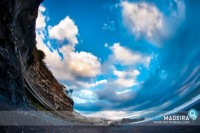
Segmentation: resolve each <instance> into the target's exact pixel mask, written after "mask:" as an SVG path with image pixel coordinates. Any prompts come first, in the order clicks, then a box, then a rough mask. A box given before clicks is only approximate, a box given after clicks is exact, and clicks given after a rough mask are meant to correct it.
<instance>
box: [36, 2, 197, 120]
mask: <svg viewBox="0 0 200 133" xmlns="http://www.w3.org/2000/svg"><path fill="white" fill-rule="evenodd" d="M199 4H200V2H198V1H189V0H163V1H158V0H141V1H140V0H99V1H93V0H84V1H83V0H73V1H70V0H60V1H59V2H58V1H48V0H46V1H44V2H43V3H42V4H41V5H40V7H39V11H38V18H37V21H36V41H37V48H38V49H41V50H43V51H44V52H45V54H46V58H45V60H44V61H45V63H46V65H47V67H48V68H49V69H50V70H51V71H52V73H53V75H54V76H55V77H56V79H57V80H58V81H59V82H60V83H61V84H63V85H65V86H66V89H73V90H74V91H73V94H72V98H73V100H74V102H75V104H74V109H75V110H76V111H78V112H80V113H82V114H84V115H86V116H98V117H107V118H113V119H118V118H123V117H131V118H136V117H141V116H142V115H144V113H145V112H148V113H149V112H151V111H152V112H153V111H154V112H155V111H165V110H171V109H173V108H175V107H178V106H181V105H183V104H184V103H185V102H186V101H187V100H186V99H187V96H188V95H189V94H193V92H194V91H195V90H196V89H197V87H198V86H199V85H200V78H199V76H200V60H199V58H200V47H199V44H200V31H199V28H200V26H199V23H200V11H199V10H200V9H199V8H198V5H199ZM193 95H196V94H193ZM197 100H198V99H197ZM133 112H136V113H133ZM148 113H147V114H148Z"/></svg>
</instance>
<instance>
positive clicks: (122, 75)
mask: <svg viewBox="0 0 200 133" xmlns="http://www.w3.org/2000/svg"><path fill="white" fill-rule="evenodd" d="M113 73H114V75H115V76H117V80H116V81H115V83H116V84H118V85H120V86H122V87H132V86H134V85H136V84H137V81H136V78H137V76H138V75H139V74H140V72H139V71H138V70H133V71H118V70H114V72H113Z"/></svg>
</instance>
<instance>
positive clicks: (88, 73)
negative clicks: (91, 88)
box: [68, 52, 101, 77]
mask: <svg viewBox="0 0 200 133" xmlns="http://www.w3.org/2000/svg"><path fill="white" fill-rule="evenodd" d="M70 59H71V61H70V62H69V63H68V67H69V70H70V71H71V72H73V73H74V74H76V75H78V76H82V77H95V76H96V75H98V74H99V73H100V66H101V64H100V62H99V60H98V58H97V57H96V56H94V55H93V54H91V53H87V52H72V53H70Z"/></svg>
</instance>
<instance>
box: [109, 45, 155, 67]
mask: <svg viewBox="0 0 200 133" xmlns="http://www.w3.org/2000/svg"><path fill="white" fill-rule="evenodd" d="M110 49H111V50H112V52H113V60H114V61H116V62H118V63H120V64H122V65H135V64H144V66H147V67H148V66H149V63H150V60H151V57H150V56H145V55H142V54H141V53H138V52H134V51H131V50H129V49H128V48H126V47H123V46H121V45H120V43H114V44H113V46H111V47H110Z"/></svg>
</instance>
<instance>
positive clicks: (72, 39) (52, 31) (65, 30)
mask: <svg viewBox="0 0 200 133" xmlns="http://www.w3.org/2000/svg"><path fill="white" fill-rule="evenodd" d="M48 30H49V36H50V38H52V39H56V40H59V41H63V40H67V41H69V43H70V44H77V43H78V40H77V38H76V36H77V35H78V28H77V26H76V25H75V23H74V21H73V20H72V19H70V18H69V16H67V17H65V18H64V19H63V20H61V21H60V22H59V24H57V25H55V26H53V27H51V26H49V28H48Z"/></svg>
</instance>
